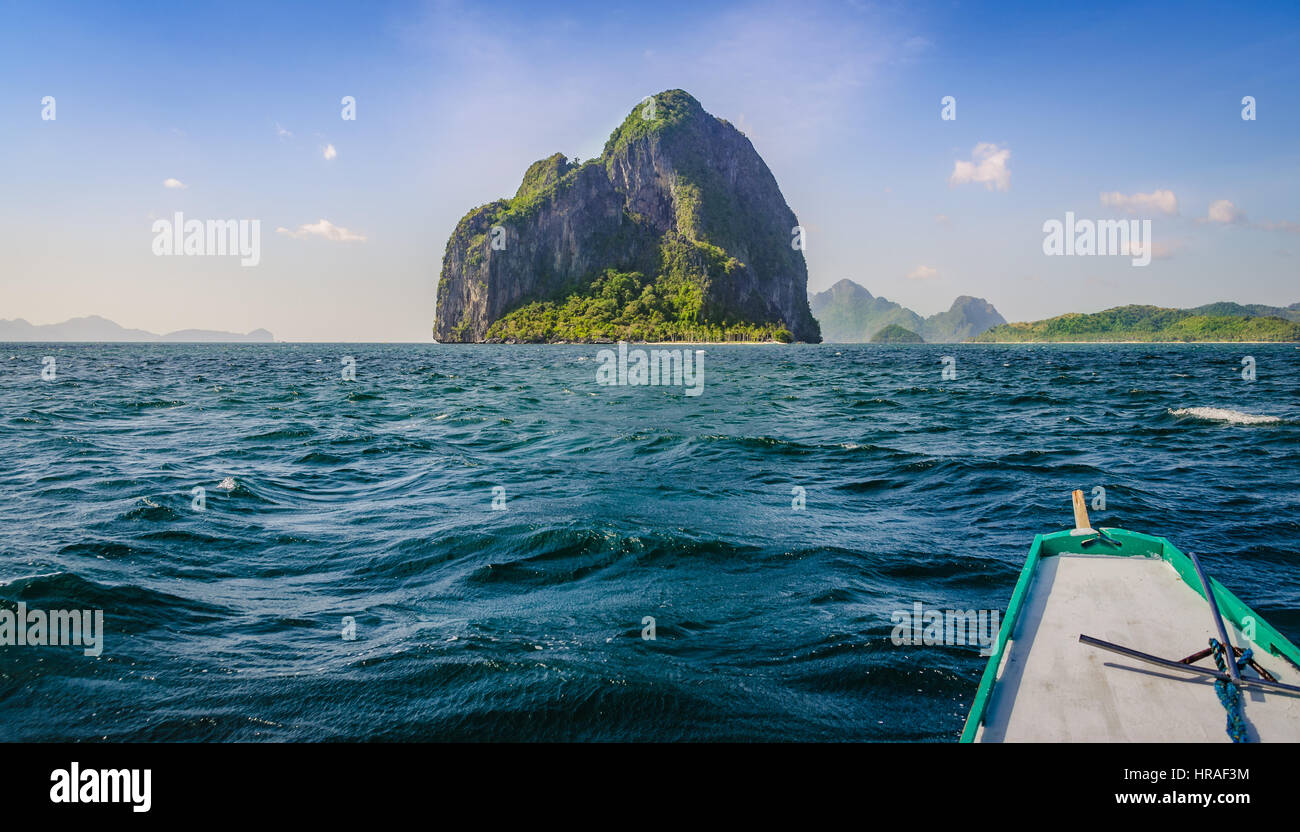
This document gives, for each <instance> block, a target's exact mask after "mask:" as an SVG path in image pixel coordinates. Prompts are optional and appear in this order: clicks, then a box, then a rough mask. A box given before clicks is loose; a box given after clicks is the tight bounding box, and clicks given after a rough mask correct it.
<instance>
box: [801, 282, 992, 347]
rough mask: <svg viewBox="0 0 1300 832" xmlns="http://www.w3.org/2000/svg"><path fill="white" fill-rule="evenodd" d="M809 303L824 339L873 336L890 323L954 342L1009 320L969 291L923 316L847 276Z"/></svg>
mask: <svg viewBox="0 0 1300 832" xmlns="http://www.w3.org/2000/svg"><path fill="white" fill-rule="evenodd" d="M808 303H809V306H810V307H811V308H812V313H813V317H814V318H816V319H817V321H818V322H819V323H820V324H821V327H822V340H824V341H827V342H832V343H839V344H858V343H865V342H868V341H871V340H872V338H874V337H875V335H876V334H877V333H879V332H880V331H881V330H883V329H885V328H886V327H890V326H894V327H898V328H900V329H903V330H907V331H908V332H911V333H914V334H916V335H918V336H920V337H921V338H922V339H923V340H925V341H928V342H930V343H954V342H957V341H968V340H970V339H971V338H974V337H975V336H976V335H979V334H980V333H981V332H984V331H985V330H987V329H989V328H991V327H995V326H998V325H999V324H1005V323H1006V322H1007V321H1006V318H1003V317H1002V316H1001V315H1000V314H998V310H996V309H994V308H993V304H991V303H989V302H988V301H986V300H984V299H983V298H973V297H970V296H969V295H962V296H961V297H959V298H957V299H956V300H955V301H953V303H952V307H951V308H950V309H949V310H948V311H947V312H940V313H938V314H936V315H931V316H930V317H928V318H922V317H921V316H920V315H918V314H916V313H915V312H913V311H912V310H911V309H908V308H907V307H905V306H902V305H900V304H897V303H894V302H893V301H889V300H885V299H884V298H878V297H874V296H872V294H871V293H870V292H868V291H867V290H866V289H864V288H862V287H861V286H859V285H858V284H857V283H854V282H853V281H852V280H847V279H846V280H841V281H840V282H839V283H836V284H835V285H834V286H832V287H831V288H829V289H827V290H826V291H824V292H818V293H817V294H815V295H812V296H811V297H810V298H809V299H808ZM899 335H900V333H897V332H894V331H892V330H891V333H890V336H889V338H890V341H892V342H894V343H897V342H898V339H899Z"/></svg>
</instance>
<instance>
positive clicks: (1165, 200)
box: [1101, 190, 1178, 215]
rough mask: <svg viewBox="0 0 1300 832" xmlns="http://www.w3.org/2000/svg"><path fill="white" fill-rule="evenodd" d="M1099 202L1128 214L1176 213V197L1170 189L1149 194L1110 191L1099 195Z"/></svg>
mask: <svg viewBox="0 0 1300 832" xmlns="http://www.w3.org/2000/svg"><path fill="white" fill-rule="evenodd" d="M1101 204H1102V205H1106V206H1109V207H1111V208H1118V209H1120V210H1121V211H1125V212H1127V213H1129V214H1170V215H1172V214H1177V213H1178V197H1176V196H1174V192H1173V191H1170V190H1158V191H1152V192H1151V193H1149V194H1122V193H1120V192H1119V191H1110V192H1109V193H1104V194H1102V195H1101Z"/></svg>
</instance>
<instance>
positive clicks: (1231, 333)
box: [974, 304, 1300, 343]
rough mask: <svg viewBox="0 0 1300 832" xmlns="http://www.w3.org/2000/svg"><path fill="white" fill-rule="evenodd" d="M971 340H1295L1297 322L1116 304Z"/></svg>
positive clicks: (1008, 326)
mask: <svg viewBox="0 0 1300 832" xmlns="http://www.w3.org/2000/svg"><path fill="white" fill-rule="evenodd" d="M1229 306H1236V304H1230V305H1229ZM1240 308H1244V307H1240ZM974 340H975V341H977V342H980V343H1024V342H1033V341H1300V323H1296V322H1294V321H1286V320H1283V319H1281V318H1277V317H1254V316H1250V315H1204V314H1197V310H1194V309H1165V308H1163V307H1159V306H1117V307H1115V308H1113V309H1107V310H1105V311H1104V312H1093V313H1088V314H1083V313H1078V312H1071V313H1069V314H1066V315H1060V316H1058V317H1055V318H1048V319H1047V320H1044V321H1034V322H1031V323H1014V324H1003V325H1001V326H996V327H993V328H992V329H990V330H987V331H985V332H983V333H981V334H980V335H978V336H976V337H975V338H974Z"/></svg>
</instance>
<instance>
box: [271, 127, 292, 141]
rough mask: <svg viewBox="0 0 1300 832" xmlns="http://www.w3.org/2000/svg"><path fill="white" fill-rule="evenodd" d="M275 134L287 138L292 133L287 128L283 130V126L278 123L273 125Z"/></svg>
mask: <svg viewBox="0 0 1300 832" xmlns="http://www.w3.org/2000/svg"><path fill="white" fill-rule="evenodd" d="M275 135H277V136H279V137H280V138H282V139H287V138H289V137H290V136H292V135H293V133H291V132H289V131H288V130H285V129H284V128H283V127H281V126H280V125H279V124H276V125H275Z"/></svg>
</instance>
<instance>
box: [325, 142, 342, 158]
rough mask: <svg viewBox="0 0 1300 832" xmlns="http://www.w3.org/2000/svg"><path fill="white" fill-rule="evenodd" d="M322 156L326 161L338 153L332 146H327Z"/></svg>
mask: <svg viewBox="0 0 1300 832" xmlns="http://www.w3.org/2000/svg"><path fill="white" fill-rule="evenodd" d="M324 154H325V158H326V159H333V158H334V157H335V156H338V155H339V152H338V151H337V150H335V149H334V145H332V144H327V145H325V151H324Z"/></svg>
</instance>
